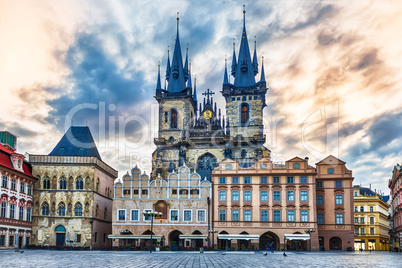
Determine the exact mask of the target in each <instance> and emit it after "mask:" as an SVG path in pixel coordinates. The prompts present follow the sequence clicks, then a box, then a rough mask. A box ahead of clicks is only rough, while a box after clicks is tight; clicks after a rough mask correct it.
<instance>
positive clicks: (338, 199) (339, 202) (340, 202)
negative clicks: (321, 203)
mask: <svg viewBox="0 0 402 268" xmlns="http://www.w3.org/2000/svg"><path fill="white" fill-rule="evenodd" d="M335 205H343V194H337V195H335Z"/></svg>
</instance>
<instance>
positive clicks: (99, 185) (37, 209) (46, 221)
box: [29, 126, 117, 248]
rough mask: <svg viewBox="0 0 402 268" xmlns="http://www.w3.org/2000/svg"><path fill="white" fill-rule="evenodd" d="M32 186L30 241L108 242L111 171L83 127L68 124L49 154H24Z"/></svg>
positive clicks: (84, 244) (114, 175) (87, 244)
mask: <svg viewBox="0 0 402 268" xmlns="http://www.w3.org/2000/svg"><path fill="white" fill-rule="evenodd" d="M29 159H30V161H31V163H32V170H33V171H32V172H33V173H32V174H33V175H34V176H35V177H36V178H37V179H38V181H37V183H36V184H35V188H34V200H35V201H34V202H35V203H34V210H33V230H32V237H33V238H32V243H33V244H35V245H38V246H55V247H58V248H60V247H63V246H74V247H91V248H100V247H102V246H105V247H106V246H108V239H107V235H109V234H111V232H112V196H113V183H114V179H115V178H117V171H116V170H114V169H113V168H111V167H110V166H108V165H107V164H106V163H105V162H103V161H102V159H101V157H100V155H99V152H98V149H97V148H96V145H95V142H94V140H93V137H92V134H91V132H90V130H89V128H88V127H78V126H72V127H70V129H69V130H68V131H67V132H66V133H65V134H64V136H63V137H62V139H61V140H60V141H59V143H58V144H57V145H56V147H55V148H54V149H53V150H52V152H51V153H50V154H49V155H30V156H29Z"/></svg>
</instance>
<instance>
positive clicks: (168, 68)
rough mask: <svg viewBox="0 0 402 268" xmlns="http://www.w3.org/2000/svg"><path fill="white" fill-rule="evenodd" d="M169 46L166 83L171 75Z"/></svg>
mask: <svg viewBox="0 0 402 268" xmlns="http://www.w3.org/2000/svg"><path fill="white" fill-rule="evenodd" d="M169 54H170V53H169V46H168V58H167V66H166V81H169V73H170V59H169Z"/></svg>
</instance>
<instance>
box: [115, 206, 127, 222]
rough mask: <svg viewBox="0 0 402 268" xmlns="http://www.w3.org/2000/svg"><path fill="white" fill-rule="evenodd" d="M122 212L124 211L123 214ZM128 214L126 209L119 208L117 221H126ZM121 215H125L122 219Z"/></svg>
mask: <svg viewBox="0 0 402 268" xmlns="http://www.w3.org/2000/svg"><path fill="white" fill-rule="evenodd" d="M120 212H123V214H120ZM126 214H127V211H126V209H118V210H117V221H126V219H127V217H126ZM120 216H123V219H121V218H120Z"/></svg>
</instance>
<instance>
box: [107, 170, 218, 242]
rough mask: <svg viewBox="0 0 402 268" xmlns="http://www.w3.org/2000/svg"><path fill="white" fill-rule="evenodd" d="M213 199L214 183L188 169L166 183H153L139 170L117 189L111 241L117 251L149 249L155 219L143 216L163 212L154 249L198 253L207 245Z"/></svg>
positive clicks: (156, 226) (155, 230)
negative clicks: (183, 249) (210, 198)
mask: <svg viewBox="0 0 402 268" xmlns="http://www.w3.org/2000/svg"><path fill="white" fill-rule="evenodd" d="M210 196H211V182H210V181H208V180H206V179H204V180H202V179H201V177H200V175H199V174H197V173H191V172H190V169H189V168H188V167H186V166H182V167H179V168H178V172H177V173H175V172H173V173H170V174H169V175H168V176H167V178H166V179H162V178H160V177H156V178H154V179H150V178H149V176H148V175H146V174H145V173H144V174H141V170H140V169H138V168H137V167H135V168H133V169H132V170H131V174H129V173H128V172H127V174H126V175H124V176H123V178H122V180H121V181H117V182H116V183H115V185H114V198H113V234H112V235H110V236H109V238H111V239H113V246H115V247H136V248H140V249H148V248H149V247H150V245H151V243H150V241H151V218H150V217H149V216H146V215H143V212H161V213H162V216H161V217H157V218H155V219H154V221H153V223H154V224H153V230H152V233H153V238H152V239H153V240H154V242H153V245H155V246H157V245H158V246H159V245H161V246H169V248H170V249H172V250H177V249H179V248H182V247H185V248H193V249H197V250H198V249H199V248H200V247H203V246H206V245H207V237H208V220H209V218H208V217H209V215H208V198H209V197H210ZM159 243H160V244H159Z"/></svg>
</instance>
